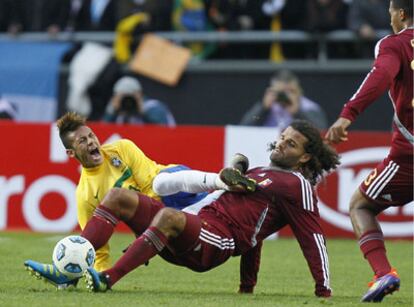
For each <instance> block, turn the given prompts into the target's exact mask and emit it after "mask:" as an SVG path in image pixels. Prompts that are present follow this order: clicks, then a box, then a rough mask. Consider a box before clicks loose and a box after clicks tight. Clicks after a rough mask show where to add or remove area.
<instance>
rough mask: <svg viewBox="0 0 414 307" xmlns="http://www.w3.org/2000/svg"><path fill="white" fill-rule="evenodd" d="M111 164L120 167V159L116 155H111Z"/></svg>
mask: <svg viewBox="0 0 414 307" xmlns="http://www.w3.org/2000/svg"><path fill="white" fill-rule="evenodd" d="M111 164H112V165H113V166H115V167H120V166H121V164H122V161H121V160H120V159H119V158H118V157H111Z"/></svg>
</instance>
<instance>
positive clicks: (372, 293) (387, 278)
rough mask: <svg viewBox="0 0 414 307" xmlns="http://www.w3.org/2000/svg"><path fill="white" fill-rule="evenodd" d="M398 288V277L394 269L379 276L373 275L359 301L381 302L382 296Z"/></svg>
mask: <svg viewBox="0 0 414 307" xmlns="http://www.w3.org/2000/svg"><path fill="white" fill-rule="evenodd" d="M398 289H400V277H399V276H398V273H397V271H396V270H395V269H392V270H391V272H389V273H388V274H386V275H384V276H381V277H378V278H376V277H374V280H373V281H372V282H370V283H369V290H368V291H367V293H365V295H364V296H363V297H362V299H361V302H381V301H382V299H383V298H384V296H386V295H388V294H392V293H393V292H394V291H397V290H398Z"/></svg>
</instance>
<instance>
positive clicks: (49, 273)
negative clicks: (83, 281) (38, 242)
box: [24, 260, 79, 290]
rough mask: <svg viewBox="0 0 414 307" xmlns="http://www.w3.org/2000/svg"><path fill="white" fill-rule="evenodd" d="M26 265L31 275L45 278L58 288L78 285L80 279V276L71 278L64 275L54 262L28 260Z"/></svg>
mask: <svg viewBox="0 0 414 307" xmlns="http://www.w3.org/2000/svg"><path fill="white" fill-rule="evenodd" d="M24 266H25V267H26V270H27V271H29V274H30V275H33V276H35V277H36V278H37V279H43V280H44V281H46V282H48V283H50V284H52V285H53V286H55V287H56V289H58V290H62V289H67V288H73V287H76V285H77V284H78V281H79V278H69V277H67V276H66V275H63V274H62V273H60V272H59V271H58V269H57V268H56V267H55V266H54V265H53V264H46V263H40V262H37V261H33V260H26V261H25V262H24Z"/></svg>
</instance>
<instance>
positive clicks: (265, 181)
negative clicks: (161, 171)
mask: <svg viewBox="0 0 414 307" xmlns="http://www.w3.org/2000/svg"><path fill="white" fill-rule="evenodd" d="M247 175H248V176H249V177H250V178H253V179H255V180H256V181H257V183H258V189H257V191H256V192H254V193H243V194H240V193H224V194H223V195H222V196H221V197H220V198H219V199H218V200H217V201H215V202H213V203H212V204H211V205H210V206H207V207H205V208H203V209H202V210H201V211H200V213H199V216H203V214H214V215H216V216H217V217H219V218H221V219H222V220H225V221H226V222H227V224H228V225H229V228H228V229H229V230H230V232H231V233H232V236H233V239H234V243H235V251H234V254H233V255H242V259H241V288H243V287H245V288H249V287H252V286H254V285H255V283H256V279H257V271H258V269H259V264H260V247H261V242H262V241H263V240H264V239H265V238H266V237H268V236H269V235H271V234H272V233H274V232H276V231H278V230H279V229H281V228H282V227H284V226H286V225H289V226H290V227H291V228H292V231H293V233H294V234H295V236H296V238H297V240H298V242H299V244H300V247H301V249H302V251H303V254H304V256H305V258H306V260H307V262H308V265H309V267H310V270H311V273H312V276H313V278H314V279H315V282H316V295H318V296H329V295H330V288H329V263H328V256H327V252H326V246H325V239H324V235H323V232H322V229H321V226H320V224H319V212H318V207H317V199H316V195H315V192H314V189H313V187H312V185H311V184H310V183H309V181H307V180H306V179H305V178H304V177H303V176H302V175H301V174H300V173H296V172H285V171H281V170H277V169H275V168H270V167H259V168H255V169H252V170H250V171H249V172H248V173H247Z"/></svg>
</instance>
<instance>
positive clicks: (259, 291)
mask: <svg viewBox="0 0 414 307" xmlns="http://www.w3.org/2000/svg"><path fill="white" fill-rule="evenodd" d="M63 236H64V235H50V234H32V233H18V232H16V233H9V232H5V233H0V268H1V272H0V305H1V306H42V307H44V306H88V307H89V306H108V307H115V306H197V307H199V306H226V307H228V306H325V305H332V306H350V305H358V304H360V303H359V300H360V297H361V295H362V294H363V293H364V291H365V290H366V285H367V282H368V281H369V280H370V279H371V277H372V273H371V271H370V269H369V267H368V265H367V263H366V262H365V260H363V258H362V256H361V254H360V251H359V248H358V246H357V243H356V241H354V240H328V253H329V258H330V271H331V287H332V288H333V290H334V296H333V298H331V299H329V300H323V299H318V298H316V297H315V296H314V295H313V288H314V283H313V280H312V278H311V275H310V272H309V269H308V267H307V265H306V263H305V260H304V258H303V256H302V253H301V251H300V248H299V246H298V244H297V242H296V241H295V240H293V239H279V240H274V241H266V242H265V244H264V248H263V253H262V264H261V269H260V272H259V280H258V284H257V286H256V289H255V294H254V295H240V294H237V293H236V290H237V287H238V283H239V258H232V259H230V260H229V261H228V262H227V263H225V264H224V265H222V266H220V267H218V268H216V269H214V270H212V271H210V272H207V273H201V274H200V273H195V272H192V271H190V270H188V269H186V268H180V267H176V266H173V265H171V264H168V263H166V262H164V261H163V260H162V259H160V258H158V257H156V258H154V259H152V260H151V262H150V265H149V266H147V267H145V266H144V267H140V268H138V269H137V270H135V271H134V272H132V273H130V274H129V275H127V276H126V277H125V278H124V279H122V280H121V281H120V282H119V283H118V284H116V285H115V287H114V289H113V291H110V292H107V293H88V292H87V291H86V289H85V285H84V282H83V280H82V281H81V282H80V283H79V285H78V289H75V290H72V291H56V290H55V288H54V287H52V286H51V285H50V284H46V283H43V282H41V281H39V280H36V279H35V278H34V277H32V276H30V275H29V274H28V273H27V272H26V271H25V270H24V267H23V261H24V260H26V259H34V260H38V261H42V262H50V261H51V254H52V249H53V247H54V245H55V243H56V242H57V241H58V240H59V239H61V238H62V237H63ZM132 239H133V237H132V235H127V234H115V235H114V237H113V238H112V240H111V246H112V250H113V254H114V256H115V257H119V256H120V255H121V250H122V249H123V248H124V247H125V246H127V245H128V242H130V241H131V240H132ZM387 248H388V255H389V258H390V260H391V261H392V263H393V264H394V265H395V266H396V268H397V270H398V272H399V274H400V277H401V290H400V291H398V292H395V293H394V295H390V296H387V297H385V299H384V301H383V305H386V306H394V305H395V306H413V243H412V242H410V241H388V242H387Z"/></svg>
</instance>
